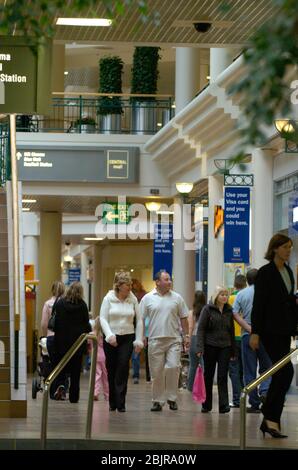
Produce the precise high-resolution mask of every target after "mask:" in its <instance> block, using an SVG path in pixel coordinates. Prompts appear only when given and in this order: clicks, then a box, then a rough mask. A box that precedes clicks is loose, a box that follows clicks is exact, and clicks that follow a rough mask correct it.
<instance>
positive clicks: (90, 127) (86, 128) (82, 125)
mask: <svg viewBox="0 0 298 470" xmlns="http://www.w3.org/2000/svg"><path fill="white" fill-rule="evenodd" d="M95 126H96V122H95V119H93V118H92V117H89V116H84V117H81V118H78V119H77V120H76V121H75V123H74V127H75V129H79V132H81V133H83V134H84V133H85V134H87V133H92V132H94V131H95Z"/></svg>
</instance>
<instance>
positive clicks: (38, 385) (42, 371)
mask: <svg viewBox="0 0 298 470" xmlns="http://www.w3.org/2000/svg"><path fill="white" fill-rule="evenodd" d="M38 345H39V349H40V361H39V362H38V365H37V369H36V371H37V374H38V376H37V377H36V376H35V377H33V379H32V398H33V399H34V400H35V398H36V396H37V392H42V391H43V384H44V381H45V380H46V379H47V377H48V376H49V374H50V373H51V372H52V364H51V361H50V357H49V353H48V351H47V338H45V337H43V338H40V340H39V343H38Z"/></svg>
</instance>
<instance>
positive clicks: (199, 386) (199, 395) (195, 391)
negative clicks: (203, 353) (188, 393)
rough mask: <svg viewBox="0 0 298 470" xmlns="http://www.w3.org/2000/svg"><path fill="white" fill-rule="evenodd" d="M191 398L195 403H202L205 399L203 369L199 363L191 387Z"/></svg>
mask: <svg viewBox="0 0 298 470" xmlns="http://www.w3.org/2000/svg"><path fill="white" fill-rule="evenodd" d="M192 398H193V400H194V401H195V402H197V403H204V401H205V400H206V389H205V380H204V374H203V369H202V367H201V366H200V365H198V367H197V371H196V375H195V380H194V383H193V388H192Z"/></svg>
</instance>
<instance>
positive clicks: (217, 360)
mask: <svg viewBox="0 0 298 470" xmlns="http://www.w3.org/2000/svg"><path fill="white" fill-rule="evenodd" d="M197 337H198V343H197V355H198V357H201V356H202V355H204V378H205V385H206V401H205V402H204V403H203V405H202V410H201V411H202V413H208V411H211V410H212V387H213V377H214V373H215V367H216V364H217V387H218V405H219V412H220V413H228V412H229V411H230V407H229V395H228V370H229V362H230V359H231V357H234V355H235V333H234V321H233V312H232V307H231V306H230V305H229V304H228V291H227V289H225V288H224V287H217V289H216V290H215V292H214V294H213V296H212V299H211V302H210V303H209V304H208V305H206V306H205V307H204V308H203V310H202V312H201V315H200V318H199V324H198V335H197Z"/></svg>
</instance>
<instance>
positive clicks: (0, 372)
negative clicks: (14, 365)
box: [0, 367, 10, 383]
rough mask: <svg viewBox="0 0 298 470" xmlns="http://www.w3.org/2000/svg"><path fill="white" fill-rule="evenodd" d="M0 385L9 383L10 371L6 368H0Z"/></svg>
mask: <svg viewBox="0 0 298 470" xmlns="http://www.w3.org/2000/svg"><path fill="white" fill-rule="evenodd" d="M0 383H10V370H9V368H8V367H4V368H0Z"/></svg>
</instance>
